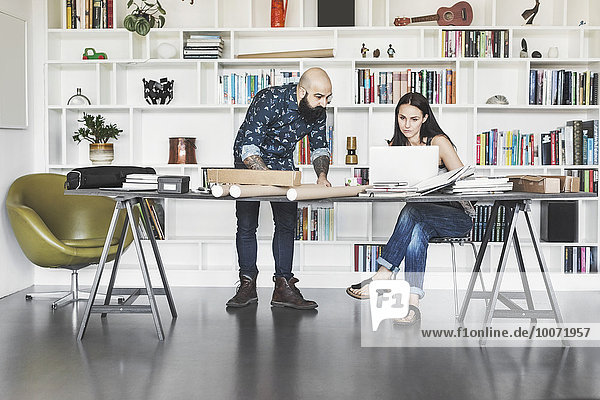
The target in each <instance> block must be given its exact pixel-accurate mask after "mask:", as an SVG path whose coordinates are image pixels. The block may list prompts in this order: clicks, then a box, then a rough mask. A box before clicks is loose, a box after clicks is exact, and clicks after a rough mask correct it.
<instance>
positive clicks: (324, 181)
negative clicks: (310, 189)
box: [317, 174, 331, 187]
mask: <svg viewBox="0 0 600 400" xmlns="http://www.w3.org/2000/svg"><path fill="white" fill-rule="evenodd" d="M317 185H323V186H327V187H331V183H330V182H329V181H328V180H327V176H325V175H324V174H321V175H320V176H319V177H318V178H317Z"/></svg>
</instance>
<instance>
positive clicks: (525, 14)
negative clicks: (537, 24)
mask: <svg viewBox="0 0 600 400" xmlns="http://www.w3.org/2000/svg"><path fill="white" fill-rule="evenodd" d="M539 10H540V0H535V6H534V7H533V8H530V9H528V10H525V11H523V13H522V14H521V17H523V19H526V20H527V22H525V25H531V24H533V19H534V18H535V16H536V15H537V13H538V11H539ZM527 18H529V19H527Z"/></svg>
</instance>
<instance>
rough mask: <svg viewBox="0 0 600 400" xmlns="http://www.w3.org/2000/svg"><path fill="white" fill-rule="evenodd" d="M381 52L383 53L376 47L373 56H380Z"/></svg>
mask: <svg viewBox="0 0 600 400" xmlns="http://www.w3.org/2000/svg"><path fill="white" fill-rule="evenodd" d="M380 54H381V53H380V52H379V49H375V50H373V57H375V58H379V55H380Z"/></svg>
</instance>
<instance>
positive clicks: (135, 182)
mask: <svg viewBox="0 0 600 400" xmlns="http://www.w3.org/2000/svg"><path fill="white" fill-rule="evenodd" d="M123 189H124V190H132V191H136V190H157V189H158V175H154V174H129V175H127V176H126V177H125V182H123Z"/></svg>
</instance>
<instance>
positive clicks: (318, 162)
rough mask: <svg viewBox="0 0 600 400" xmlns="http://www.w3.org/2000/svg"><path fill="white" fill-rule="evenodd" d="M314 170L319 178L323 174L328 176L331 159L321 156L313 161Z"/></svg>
mask: <svg viewBox="0 0 600 400" xmlns="http://www.w3.org/2000/svg"><path fill="white" fill-rule="evenodd" d="M312 164H313V168H314V169H315V173H316V174H317V178H318V177H319V176H320V175H321V174H322V173H323V174H325V176H327V173H328V172H329V157H328V156H320V157H317V158H315V159H314V160H313V163H312Z"/></svg>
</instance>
